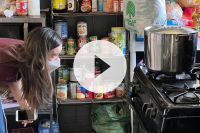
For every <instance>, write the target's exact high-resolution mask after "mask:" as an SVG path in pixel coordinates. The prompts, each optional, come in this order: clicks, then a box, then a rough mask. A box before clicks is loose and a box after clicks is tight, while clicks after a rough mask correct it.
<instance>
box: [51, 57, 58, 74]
mask: <svg viewBox="0 0 200 133" xmlns="http://www.w3.org/2000/svg"><path fill="white" fill-rule="evenodd" d="M59 67H60V58H57V59H56V60H53V61H48V68H49V71H50V72H53V71H55V70H56V69H58V68H59Z"/></svg>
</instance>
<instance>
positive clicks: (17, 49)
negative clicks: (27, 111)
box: [0, 28, 62, 133]
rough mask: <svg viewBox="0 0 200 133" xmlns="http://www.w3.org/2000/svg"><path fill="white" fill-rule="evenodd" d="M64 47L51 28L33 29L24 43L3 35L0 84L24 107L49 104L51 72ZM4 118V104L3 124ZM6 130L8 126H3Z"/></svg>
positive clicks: (0, 56) (1, 121) (51, 89)
mask: <svg viewBox="0 0 200 133" xmlns="http://www.w3.org/2000/svg"><path fill="white" fill-rule="evenodd" d="M61 50H62V40H61V38H60V37H59V35H58V34H56V33H55V31H53V30H51V29H50V28H36V29H34V30H32V31H31V32H30V33H29V35H28V37H27V39H26V40H25V42H24V44H23V42H22V41H19V40H14V39H9V40H8V41H7V40H6V39H5V38H2V39H0V88H6V90H9V91H10V92H11V94H12V95H13V96H14V98H15V99H16V100H17V101H18V103H19V105H20V106H21V108H31V109H38V107H39V106H40V105H41V104H48V103H49V102H50V101H51V97H52V93H53V86H52V82H51V77H50V73H51V72H52V71H53V70H55V69H57V68H58V67H59V65H60V60H59V53H60V52H61ZM2 118H3V113H2V109H1V105H0V125H2V124H3V119H2ZM3 126H4V125H3ZM3 126H1V127H0V129H1V128H2V127H3ZM4 132H5V128H3V129H1V130H0V133H4Z"/></svg>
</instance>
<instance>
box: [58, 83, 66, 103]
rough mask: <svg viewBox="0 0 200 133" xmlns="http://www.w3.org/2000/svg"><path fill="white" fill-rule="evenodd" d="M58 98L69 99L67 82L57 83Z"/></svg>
mask: <svg viewBox="0 0 200 133" xmlns="http://www.w3.org/2000/svg"><path fill="white" fill-rule="evenodd" d="M57 98H58V99H59V100H66V99H67V84H58V85H57Z"/></svg>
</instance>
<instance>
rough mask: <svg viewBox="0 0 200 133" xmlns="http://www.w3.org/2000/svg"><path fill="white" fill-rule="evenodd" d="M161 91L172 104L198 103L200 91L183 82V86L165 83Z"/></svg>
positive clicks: (199, 101)
mask: <svg viewBox="0 0 200 133" xmlns="http://www.w3.org/2000/svg"><path fill="white" fill-rule="evenodd" d="M162 91H163V93H164V94H165V96H166V97H167V98H168V99H170V101H171V102H172V103H174V104H191V103H192V104H199V103H200V91H199V90H196V89H195V88H189V87H188V85H187V84H184V87H183V88H179V87H177V86H173V85H167V84H165V85H163V90H162Z"/></svg>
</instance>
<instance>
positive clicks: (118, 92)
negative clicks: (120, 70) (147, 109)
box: [116, 84, 125, 97]
mask: <svg viewBox="0 0 200 133" xmlns="http://www.w3.org/2000/svg"><path fill="white" fill-rule="evenodd" d="M124 95H125V88H124V85H123V84H122V85H120V86H119V87H117V88H116V97H123V96H124Z"/></svg>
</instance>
